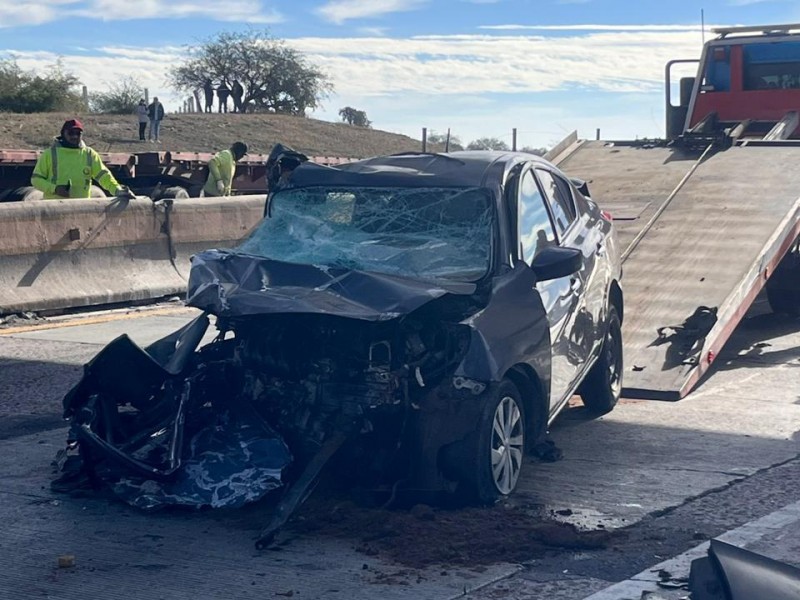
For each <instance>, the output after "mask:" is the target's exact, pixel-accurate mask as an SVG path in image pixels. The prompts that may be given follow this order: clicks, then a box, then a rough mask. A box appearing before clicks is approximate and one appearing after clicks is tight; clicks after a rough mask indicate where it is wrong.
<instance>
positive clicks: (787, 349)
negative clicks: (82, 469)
mask: <svg viewBox="0 0 800 600" xmlns="http://www.w3.org/2000/svg"><path fill="white" fill-rule="evenodd" d="M158 310H159V311H160V312H151V311H139V312H135V313H130V314H125V313H108V314H93V315H90V316H88V317H87V318H86V320H84V321H82V322H80V324H76V323H77V322H76V321H74V320H59V321H51V322H48V323H47V324H46V325H45V326H44V327H42V326H36V327H33V326H29V325H28V324H25V323H18V324H14V325H12V326H10V327H6V328H5V329H3V330H0V416H1V417H2V418H1V419H0V447H2V452H3V463H4V465H3V467H4V468H3V469H2V476H0V480H2V481H0V518H2V519H3V520H4V522H6V523H9V526H8V527H7V531H6V541H5V543H4V544H2V545H0V560H2V561H3V563H4V564H5V565H6V567H7V568H6V569H5V572H0V597H23V598H26V597H40V596H45V597H47V596H48V595H49V597H77V596H78V595H80V597H82V598H104V599H113V598H117V597H119V598H123V597H125V598H132V597H133V598H135V597H139V596H138V595H137V594H140V593H141V590H142V589H143V587H142V586H147V587H149V588H150V589H151V590H155V592H154V593H153V594H151V595H148V597H152V598H158V597H164V598H170V599H171V600H172V599H175V598H184V597H185V598H194V597H197V598H217V597H236V598H264V597H274V596H275V595H278V596H281V595H283V596H288V595H290V594H291V595H292V596H294V595H296V596H297V597H300V598H318V597H319V598H323V597H324V598H329V597H330V598H374V597H377V596H381V597H384V598H387V599H388V598H456V597H467V598H473V599H490V598H511V599H514V598H519V599H522V598H527V599H539V598H541V599H545V598H583V597H584V596H587V595H589V594H591V593H593V592H596V591H598V590H601V589H603V588H605V587H607V586H608V585H610V584H611V583H614V582H617V581H620V580H623V579H626V578H628V577H630V576H632V575H633V574H635V573H638V572H640V571H642V570H644V569H646V568H648V567H649V566H651V565H654V564H656V563H658V562H661V561H662V560H664V559H666V558H669V557H671V556H674V555H676V554H679V553H681V552H683V551H685V550H687V549H688V548H690V547H692V546H695V545H697V544H698V543H699V542H700V541H703V540H707V539H709V538H710V537H714V536H716V535H719V534H720V533H722V532H724V531H727V530H730V529H733V528H735V527H738V526H739V525H742V524H744V523H747V522H749V521H752V520H753V519H756V518H759V517H762V516H764V515H766V514H768V513H770V512H772V511H774V510H776V509H778V508H780V507H782V506H785V505H788V504H790V503H792V502H795V501H797V500H798V496H800V493H799V492H798V490H800V432H799V430H800V376H799V375H800V319H787V318H785V317H779V316H777V315H772V314H770V313H768V312H766V311H765V310H764V307H763V303H757V305H756V306H755V307H754V308H753V310H751V312H750V313H749V315H748V317H747V318H746V319H745V321H743V323H742V324H741V325H740V327H739V328H738V330H737V331H736V332H735V334H734V335H733V337H732V338H731V339H730V341H729V343H728V345H727V346H726V348H725V349H724V351H723V352H722V353H721V354H720V356H719V357H718V358H717V360H716V363H715V366H714V367H713V369H712V370H711V372H710V373H709V374H708V376H707V377H706V378H705V379H704V381H703V382H702V383H701V385H700V386H699V388H698V389H697V390H696V391H694V392H693V393H692V394H690V395H689V396H688V397H687V398H686V399H684V400H682V401H680V402H675V403H665V402H653V401H641V400H636V399H626V400H623V401H621V403H620V405H619V406H618V407H617V409H616V410H615V411H614V412H613V413H611V414H609V415H606V416H604V417H602V418H599V419H591V418H589V416H588V415H587V414H586V413H585V411H584V410H583V409H582V407H581V406H580V405H579V403H575V405H574V406H571V407H570V408H569V409H568V410H566V411H565V412H564V413H563V414H562V415H561V416H560V417H559V419H558V420H557V422H556V423H555V424H554V426H553V428H552V431H551V437H552V439H553V441H554V442H555V443H556V445H557V446H558V447H559V448H560V449H561V450H562V451H563V454H564V458H563V459H562V460H560V461H558V462H553V463H547V462H534V461H531V462H530V463H529V464H528V465H527V467H526V469H525V472H524V474H523V478H522V480H521V483H520V489H519V490H518V493H517V494H515V495H514V496H513V498H512V499H511V500H510V501H509V502H507V503H505V504H504V505H502V506H498V507H495V508H494V509H492V510H493V511H501V512H502V511H504V510H505V511H512V510H513V511H515V512H514V514H517V513H519V512H524V513H525V514H528V515H530V518H531V519H542V520H549V521H563V522H568V523H574V524H576V525H578V526H579V527H580V528H581V530H586V531H599V530H602V531H606V532H610V534H611V537H610V541H609V543H607V544H605V545H604V546H603V547H600V548H594V549H592V548H586V547H581V548H565V547H563V545H562V546H561V547H559V546H558V545H555V546H554V547H553V548H552V549H551V550H549V551H548V552H545V553H537V554H536V555H535V556H531V558H530V560H521V559H520V558H519V555H517V558H516V559H515V560H514V561H512V562H509V561H507V560H503V557H504V556H505V555H504V554H503V553H502V552H500V551H498V557H500V560H499V562H494V561H491V560H487V558H486V554H485V553H482V554H481V555H480V556H481V558H480V560H475V561H473V564H470V565H468V566H462V567H459V568H453V567H452V566H447V565H444V564H442V565H439V564H436V565H431V566H430V567H429V568H425V569H422V568H410V567H408V566H405V565H402V564H398V563H397V562H396V561H393V560H392V559H391V558H390V557H387V556H386V555H385V554H377V555H376V554H375V553H372V554H370V553H365V551H364V547H363V544H361V545H360V544H359V540H353V539H347V538H343V539H342V538H336V537H332V536H329V535H324V534H321V533H316V534H315V533H311V534H306V535H300V536H297V537H295V538H293V539H292V540H291V541H290V542H289V543H287V545H286V546H285V547H283V548H282V551H281V552H279V553H272V554H268V555H266V556H265V555H263V554H259V553H257V552H255V551H254V550H253V547H252V541H251V538H252V535H253V532H254V531H257V529H258V526H257V522H256V521H259V520H263V516H258V517H257V518H256V517H255V516H254V512H253V511H248V510H244V511H241V512H240V513H237V514H234V515H231V514H222V515H217V514H215V513H213V512H212V513H204V514H202V515H147V514H143V513H140V512H138V511H134V510H133V509H130V508H128V507H125V506H121V505H119V504H118V503H115V502H109V501H107V500H105V499H97V498H91V499H73V498H66V499H65V498H64V497H59V496H53V494H52V492H50V491H49V489H47V484H48V482H49V479H50V477H51V476H52V475H51V473H50V470H49V460H50V459H51V458H52V456H53V454H54V452H55V450H56V449H57V448H58V447H59V445H60V444H63V431H64V424H63V422H62V421H61V420H60V398H61V397H62V396H63V394H64V392H65V391H66V390H67V389H68V388H69V386H71V385H72V384H73V383H74V382H76V381H77V380H78V378H79V377H80V373H81V365H82V364H83V363H84V362H86V361H87V360H88V359H89V358H91V357H92V356H93V355H94V354H95V353H96V352H97V351H98V350H99V348H100V347H102V345H104V344H105V343H107V342H108V341H110V340H111V339H113V338H114V337H116V336H117V335H119V334H121V333H124V332H128V333H130V335H131V337H133V338H134V340H136V341H137V342H139V343H140V344H146V343H148V342H150V341H153V340H154V339H157V338H158V337H160V336H161V335H163V334H165V333H168V332H170V331H173V330H174V329H177V327H178V326H180V325H181V324H182V323H183V322H185V321H186V320H187V319H188V318H189V317H190V315H191V311H187V310H185V309H178V308H175V307H162V308H160V309H158ZM492 514H495V515H497V513H492V512H489V513H487V515H489V516H488V517H487V519H486V528H487V531H489V529H491V528H493V527H495V526H496V525H495V523H502V526H503V527H512V528H513V527H515V524H514V522H509V521H508V519H505V520H503V519H500V518H498V520H495V519H494V518H493V517H492ZM432 527H433V529H432V530H431V531H432V532H433V534H432V538H430V539H420V540H419V544H421V545H422V544H447V543H448V540H447V539H442V536H441V535H440V536H439V537H438V538H437V536H436V524H435V522H434V525H432ZM509 539H513V537H512V536H509ZM476 547H477V546H476ZM484 550H485V548H484ZM67 551H69V552H71V553H75V554H76V556H77V560H78V566H77V567H76V568H75V569H72V570H69V569H67V570H63V569H62V570H59V569H56V568H55V567H54V565H55V560H56V557H57V556H58V555H59V554H61V553H64V552H67ZM211 572H213V573H214V576H209V573H211ZM17 590H23V592H24V593H23V595H22V596H20V595H19V593H17V592H16V591H17ZM134 590H135V591H134ZM12 591H14V593H12Z"/></svg>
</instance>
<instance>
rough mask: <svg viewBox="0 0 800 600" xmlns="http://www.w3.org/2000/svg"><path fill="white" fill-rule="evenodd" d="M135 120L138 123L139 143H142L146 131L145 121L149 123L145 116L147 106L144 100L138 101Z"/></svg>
mask: <svg viewBox="0 0 800 600" xmlns="http://www.w3.org/2000/svg"><path fill="white" fill-rule="evenodd" d="M136 118H137V119H138V121H139V141H140V142H143V141H144V132H145V130H146V129H147V121H149V120H150V119H149V117H148V116H147V104H145V102H144V98H141V99H140V100H139V104H138V105H137V106H136Z"/></svg>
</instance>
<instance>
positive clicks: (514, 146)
mask: <svg viewBox="0 0 800 600" xmlns="http://www.w3.org/2000/svg"><path fill="white" fill-rule="evenodd" d="M511 150H512V151H513V152H516V151H517V128H516V127H514V129H512V130H511Z"/></svg>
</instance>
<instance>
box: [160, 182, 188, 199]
mask: <svg viewBox="0 0 800 600" xmlns="http://www.w3.org/2000/svg"><path fill="white" fill-rule="evenodd" d="M161 197H162V198H175V199H181V198H189V197H190V196H189V192H188V190H186V189H185V188H182V187H181V186H179V185H176V186H173V187H168V188H167V189H165V190H164V193H163V194H161Z"/></svg>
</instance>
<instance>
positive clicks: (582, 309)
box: [535, 168, 604, 384]
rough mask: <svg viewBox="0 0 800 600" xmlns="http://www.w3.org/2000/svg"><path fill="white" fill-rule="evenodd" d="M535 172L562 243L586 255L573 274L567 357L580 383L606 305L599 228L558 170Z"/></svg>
mask: <svg viewBox="0 0 800 600" xmlns="http://www.w3.org/2000/svg"><path fill="white" fill-rule="evenodd" d="M535 174H536V177H537V179H538V180H539V183H540V185H541V188H542V192H543V193H544V196H545V199H546V201H547V204H548V207H549V208H550V210H551V214H552V216H553V222H554V224H555V228H556V235H557V237H558V241H559V245H561V246H563V247H569V248H576V249H578V250H580V251H581V254H582V255H583V266H582V267H581V269H580V270H579V271H578V272H577V273H575V274H573V275H572V276H571V277H570V278H569V281H570V291H571V293H572V294H573V301H574V303H575V319H574V320H573V321H572V322H571V323H569V325H568V327H569V328H570V329H569V331H568V332H566V336H567V340H568V341H567V343H566V358H565V360H566V361H567V362H568V363H569V364H570V367H571V373H572V376H573V380H572V383H573V384H577V382H578V380H579V378H580V376H581V375H582V374H583V372H584V371H585V368H586V367H587V366H588V364H589V359H590V357H591V356H593V355H594V354H593V353H594V350H595V348H594V346H595V344H596V342H597V336H596V335H595V333H594V332H595V329H596V328H597V323H599V320H600V318H601V316H602V315H601V312H600V311H601V309H602V305H603V297H604V291H603V281H602V279H603V274H602V272H601V271H600V269H598V268H597V267H598V265H597V251H598V239H597V232H596V231H594V228H591V227H590V226H589V225H588V223H587V222H586V215H585V214H582V211H580V210H578V207H577V205H576V202H575V197H574V195H573V193H572V188H571V186H570V185H569V183H568V182H567V181H566V180H565V179H563V178H562V177H561V176H560V175H559V174H558V173H556V172H555V171H551V170H549V169H545V168H537V169H536V170H535Z"/></svg>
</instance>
